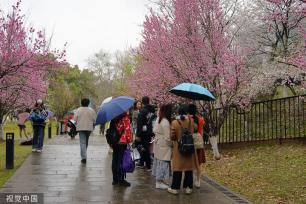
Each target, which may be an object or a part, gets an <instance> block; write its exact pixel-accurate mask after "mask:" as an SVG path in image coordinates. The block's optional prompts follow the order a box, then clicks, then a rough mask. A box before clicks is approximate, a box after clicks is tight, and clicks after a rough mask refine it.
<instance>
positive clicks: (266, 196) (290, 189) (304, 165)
mask: <svg viewBox="0 0 306 204" xmlns="http://www.w3.org/2000/svg"><path fill="white" fill-rule="evenodd" d="M221 153H222V155H223V157H222V159H221V160H219V161H214V160H213V159H212V155H211V151H207V157H208V161H207V163H206V165H205V166H204V169H203V171H204V172H205V173H206V174H207V175H208V176H210V177H212V178H214V179H215V180H216V181H218V182H220V183H222V184H223V185H225V186H227V187H228V188H229V189H231V190H233V191H235V192H238V193H239V194H241V195H242V196H244V197H246V198H247V199H249V200H250V201H252V202H254V203H286V204H287V203H295V204H296V203H306V144H305V143H304V144H302V143H301V142H300V143H299V142H289V141H288V142H286V143H284V144H282V145H279V144H256V145H245V146H244V147H236V148H228V147H227V148H223V149H221Z"/></svg>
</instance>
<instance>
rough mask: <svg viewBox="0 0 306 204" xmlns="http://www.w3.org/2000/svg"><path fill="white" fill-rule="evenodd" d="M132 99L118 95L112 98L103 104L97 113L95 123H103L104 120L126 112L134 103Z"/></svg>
mask: <svg viewBox="0 0 306 204" xmlns="http://www.w3.org/2000/svg"><path fill="white" fill-rule="evenodd" d="M134 101H135V99H134V98H131V97H128V96H120V97H117V98H115V99H112V100H111V101H110V102H108V103H105V104H103V106H102V107H101V109H100V110H99V112H98V114H97V119H96V124H97V125H98V124H105V123H106V122H108V121H110V120H112V119H114V118H115V117H117V116H119V115H121V114H122V113H124V112H126V111H127V110H128V109H129V108H131V107H132V106H133V105H134Z"/></svg>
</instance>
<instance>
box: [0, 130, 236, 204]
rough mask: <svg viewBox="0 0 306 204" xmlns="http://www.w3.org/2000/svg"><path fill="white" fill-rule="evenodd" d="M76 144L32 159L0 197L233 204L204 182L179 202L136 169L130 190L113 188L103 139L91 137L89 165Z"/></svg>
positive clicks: (60, 140) (61, 140) (64, 143)
mask: <svg viewBox="0 0 306 204" xmlns="http://www.w3.org/2000/svg"><path fill="white" fill-rule="evenodd" d="M78 142H79V141H78V138H76V139H75V140H71V139H70V138H69V137H67V136H58V137H57V138H55V139H53V140H51V141H50V143H49V144H48V145H45V147H44V150H43V152H42V153H41V154H38V153H33V154H32V155H30V156H29V157H28V158H27V159H26V161H25V162H24V164H23V165H22V166H21V167H20V168H19V169H18V170H17V171H16V173H15V175H14V176H13V177H12V178H11V179H10V180H9V182H8V183H7V184H6V185H5V187H4V188H2V189H0V192H9V193H12V192H28V193H31V192H32V193H34V192H35V193H38V192H41V193H44V201H45V202H44V203H52V204H54V203H72V204H79V203H86V204H90V203H102V204H104V203H118V204H119V203H129V204H138V203H139V204H140V203H141V204H146V203H152V204H153V203H158V204H163V203H165V204H166V203H167V204H171V203H173V204H174V203H175V204H180V203H182V204H188V203H196V204H199V203H201V204H205V203H212V204H219V203H220V204H229V203H235V202H234V201H233V200H231V199H230V198H229V197H226V196H225V195H224V194H223V193H222V192H220V191H218V190H217V189H216V188H214V187H212V186H211V185H210V184H208V183H206V182H203V183H202V186H201V188H200V189H195V190H194V193H193V194H192V195H185V194H184V193H183V192H181V194H180V195H178V196H175V195H171V194H169V193H167V192H166V191H162V190H157V189H155V188H154V187H155V185H154V184H155V182H154V179H153V178H152V177H151V176H150V173H149V172H147V171H145V170H142V169H137V170H136V171H135V172H134V173H133V174H128V175H127V180H128V181H130V182H131V184H132V186H131V187H127V188H125V187H120V186H115V187H113V186H112V185H111V182H112V173H111V168H110V165H111V154H108V146H107V144H106V142H105V140H104V137H101V136H93V137H91V138H90V144H89V147H88V159H87V160H88V161H87V165H86V166H84V165H82V164H80V156H79V151H80V150H79V143H78Z"/></svg>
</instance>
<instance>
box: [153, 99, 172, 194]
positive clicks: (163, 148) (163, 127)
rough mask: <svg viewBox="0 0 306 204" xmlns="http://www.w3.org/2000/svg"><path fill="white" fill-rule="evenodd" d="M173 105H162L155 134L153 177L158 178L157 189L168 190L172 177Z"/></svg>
mask: <svg viewBox="0 0 306 204" xmlns="http://www.w3.org/2000/svg"><path fill="white" fill-rule="evenodd" d="M171 112H172V107H171V104H167V105H162V106H161V107H160V109H159V112H158V117H157V120H156V122H155V125H154V128H153V132H154V134H155V141H154V146H153V152H154V161H153V170H152V175H153V176H155V178H156V186H155V187H156V188H157V189H167V188H168V185H167V184H166V180H168V179H169V178H170V176H171V167H170V161H171V154H172V142H171V139H170V132H171V131H170V130H171V127H170V123H171Z"/></svg>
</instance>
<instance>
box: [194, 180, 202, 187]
mask: <svg viewBox="0 0 306 204" xmlns="http://www.w3.org/2000/svg"><path fill="white" fill-rule="evenodd" d="M194 186H195V187H197V188H200V187H201V179H197V180H196V181H195V182H194Z"/></svg>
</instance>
